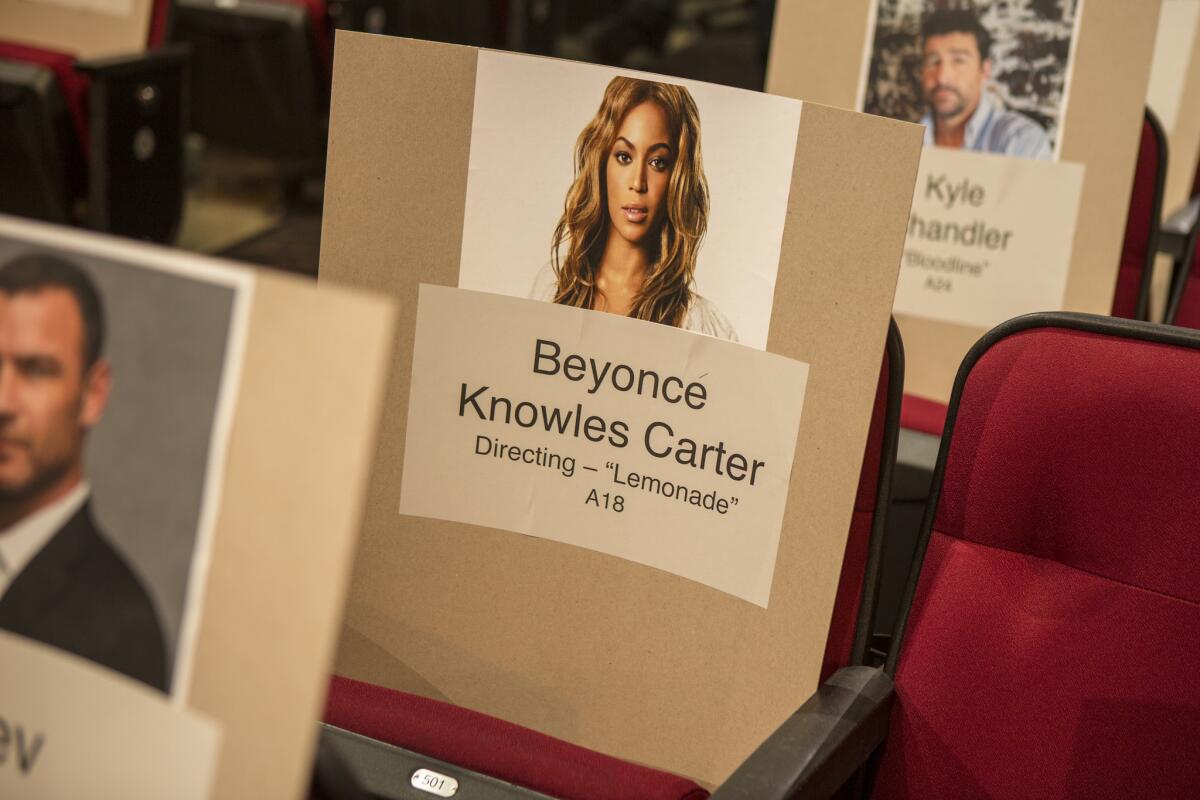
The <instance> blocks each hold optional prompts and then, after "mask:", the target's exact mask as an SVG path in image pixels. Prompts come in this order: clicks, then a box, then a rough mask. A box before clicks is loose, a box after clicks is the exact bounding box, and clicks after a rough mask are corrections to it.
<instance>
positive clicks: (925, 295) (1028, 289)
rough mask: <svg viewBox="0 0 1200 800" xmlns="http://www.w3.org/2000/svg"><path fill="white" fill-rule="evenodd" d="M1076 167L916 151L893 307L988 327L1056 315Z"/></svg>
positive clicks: (1078, 185) (1075, 198)
mask: <svg viewBox="0 0 1200 800" xmlns="http://www.w3.org/2000/svg"><path fill="white" fill-rule="evenodd" d="M1082 189H1083V166H1082V165H1080V164H1046V163H1043V162H1038V161H1032V160H1029V159H1006V158H1003V157H1001V156H989V155H981V154H972V153H964V152H961V151H955V150H946V149H942V148H926V149H925V151H924V153H922V155H921V171H920V174H919V177H918V180H917V188H916V193H915V194H914V195H913V210H912V214H911V216H910V217H909V223H908V239H907V241H906V242H905V244H904V260H903V261H902V262H901V266H900V281H899V283H898V284H897V286H896V303H895V306H894V309H895V311H896V312H897V313H900V314H911V315H912V316H917V317H925V318H928V319H935V320H942V321H945V322H954V323H958V324H961V325H978V326H981V327H991V326H993V325H998V324H999V323H1001V322H1003V321H1004V320H1006V319H1010V318H1012V317H1015V316H1018V315H1020V314H1025V313H1028V312H1032V311H1046V310H1050V309H1060V308H1062V305H1063V292H1064V291H1065V290H1066V286H1067V273H1068V271H1069V268H1070V264H1071V237H1070V236H1064V235H1063V231H1070V230H1074V228H1075V219H1076V217H1077V216H1078V213H1079V194H1080V192H1081V191H1082Z"/></svg>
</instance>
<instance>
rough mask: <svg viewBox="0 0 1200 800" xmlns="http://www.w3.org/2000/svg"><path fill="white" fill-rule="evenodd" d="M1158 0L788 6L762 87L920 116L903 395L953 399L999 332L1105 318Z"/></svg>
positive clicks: (903, 323) (789, 2) (907, 254)
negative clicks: (1023, 320)
mask: <svg viewBox="0 0 1200 800" xmlns="http://www.w3.org/2000/svg"><path fill="white" fill-rule="evenodd" d="M1158 7H1159V3H1158V2H1155V1H1153V0H1152V1H1151V2H1146V3H1126V2H1121V0H1055V2H1049V3H1046V2H1037V1H1036V0H964V2H943V0H853V1H852V2H846V3H836V4H833V3H821V2H815V0H786V1H785V2H781V3H779V4H778V5H777V7H776V16H775V24H774V28H773V31H772V45H771V55H770V59H769V64H768V76H767V89H768V91H771V92H775V93H778V94H781V95H786V96H792V97H804V98H807V99H814V100H819V101H821V102H827V103H831V104H835V105H842V106H847V107H852V108H858V109H860V110H862V111H864V112H867V113H870V114H879V115H882V116H886V117H890V118H893V119H902V120H908V121H912V122H918V123H921V124H923V125H924V126H925V139H924V143H925V145H926V147H925V150H924V152H923V153H922V156H921V168H920V174H919V176H918V178H917V182H916V187H915V191H914V193H913V206H912V214H911V217H910V220H909V227H908V238H907V240H906V242H905V246H904V254H903V261H902V265H901V269H900V278H899V284H898V287H897V290H896V304H895V311H896V316H897V321H898V323H899V324H900V329H901V333H902V335H903V337H904V344H905V391H906V392H910V393H913V394H917V395H921V396H924V397H927V398H930V399H933V400H937V401H940V402H945V401H946V400H947V399H948V398H949V394H950V388H951V385H952V383H953V379H954V375H955V373H956V372H957V370H958V365H959V363H960V362H961V361H962V358H963V356H964V355H965V354H966V352H967V350H968V349H969V348H970V346H971V345H972V344H974V342H975V341H976V340H977V339H978V338H979V337H980V336H981V335H982V334H983V333H984V332H985V331H986V330H988V329H989V328H991V327H993V326H995V325H997V324H998V323H1000V322H1003V321H1004V320H1006V319H1010V318H1012V317H1014V316H1018V315H1020V314H1024V313H1029V312H1034V311H1057V310H1072V311H1088V312H1093V313H1100V314H1107V313H1108V312H1109V311H1110V309H1111V307H1112V301H1113V290H1114V287H1115V284H1116V276H1117V268H1118V261H1119V257H1120V254H1121V242H1122V234H1123V231H1124V227H1125V218H1126V211H1127V209H1128V204H1129V187H1130V185H1131V182H1132V178H1133V168H1134V163H1135V160H1136V157H1137V148H1138V140H1139V137H1140V133H1141V124H1140V123H1141V118H1142V106H1143V101H1144V98H1145V89H1146V84H1147V80H1148V75H1149V69H1150V57H1151V51H1152V47H1153V44H1154V35H1155V25H1156V22H1157V13H1158Z"/></svg>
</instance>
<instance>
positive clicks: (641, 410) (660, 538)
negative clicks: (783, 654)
mask: <svg viewBox="0 0 1200 800" xmlns="http://www.w3.org/2000/svg"><path fill="white" fill-rule="evenodd" d="M464 319H469V320H471V321H472V325H471V326H470V327H469V328H468V327H464V326H463V325H462V324H461V322H460V321H461V320H464ZM484 331H486V332H487V333H486V335H484V334H483V333H482V332H484ZM807 377H808V365H807V364H804V363H801V362H798V361H793V360H791V359H787V358H783V357H782V356H777V355H773V354H771V353H765V352H762V351H758V350H751V349H750V348H746V347H743V346H740V345H736V344H731V343H728V342H723V341H721V340H719V339H715V338H708V337H699V336H695V335H693V334H688V333H684V332H681V331H678V330H675V329H673V328H669V327H666V326H663V325H655V324H653V323H648V322H646V323H639V324H630V321H628V320H624V319H621V318H619V317H613V316H612V315H608V314H581V313H580V312H579V311H578V310H577V309H571V308H566V307H564V306H561V305H557V304H553V303H540V302H537V301H533V300H519V299H514V298H508V297H501V296H498V295H491V294H484V293H482V292H470V291H465V290H461V289H450V288H446V287H440V286H431V285H423V286H421V290H420V300H419V302H418V305H417V328H416V345H415V349H414V353H413V379H412V390H411V395H410V400H409V411H408V438H407V443H406V446H405V457H404V483H403V487H402V490H401V496H400V512H401V513H403V514H412V515H414V516H421V517H433V518H436V519H445V520H451V521H454V522H467V523H471V524H473V525H483V526H487V527H492V528H501V529H504V530H509V531H517V532H519V533H527V534H531V535H534V536H539V537H542V538H545V539H552V540H554V541H558V542H564V543H566V544H573V545H577V546H579V547H585V548H587V549H589V550H595V551H597V552H601V553H608V554H610V555H615V556H620V557H621V558H626V559H629V560H631V561H636V562H638V563H639V564H645V565H647V566H652V567H657V568H659V569H662V570H665V571H667V572H671V573H674V574H675V575H680V576H682V577H685V578H691V579H692V580H695V581H699V582H701V583H704V584H706V585H708V586H711V587H713V588H716V589H720V590H721V591H724V592H728V593H729V594H733V595H736V596H738V597H741V598H743V599H745V600H749V601H751V602H753V603H755V604H757V605H760V606H764V607H765V606H766V605H767V599H768V598H769V596H770V593H771V578H772V576H773V574H774V571H775V554H776V550H777V547H778V544H779V531H780V526H781V524H782V522H783V510H784V505H785V503H786V501H787V489H788V483H789V479H790V477H791V471H792V457H793V454H794V451H795V446H796V432H797V430H798V428H799V425H800V411H801V407H802V405H803V399H804V387H805V383H806V381H807Z"/></svg>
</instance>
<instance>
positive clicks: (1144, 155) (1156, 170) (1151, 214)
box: [1112, 108, 1167, 319]
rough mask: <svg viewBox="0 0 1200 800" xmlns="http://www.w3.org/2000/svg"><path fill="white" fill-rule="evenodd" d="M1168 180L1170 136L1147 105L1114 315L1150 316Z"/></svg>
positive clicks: (1130, 316)
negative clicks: (1164, 195) (1151, 290)
mask: <svg viewBox="0 0 1200 800" xmlns="http://www.w3.org/2000/svg"><path fill="white" fill-rule="evenodd" d="M1166 180H1167V137H1166V134H1165V133H1163V129H1162V125H1161V124H1160V123H1159V121H1158V117H1156V116H1155V115H1154V113H1153V112H1152V111H1151V110H1150V109H1149V108H1147V109H1146V115H1145V118H1144V119H1143V121H1142V139H1141V144H1140V145H1139V147H1138V160H1137V168H1136V169H1135V171H1134V173H1133V191H1132V192H1131V193H1130V198H1129V215H1128V217H1127V218H1126V221H1125V241H1124V245H1123V246H1122V248H1121V266H1120V269H1119V271H1118V272H1117V287H1116V291H1115V292H1114V294H1113V305H1112V315H1113V316H1114V317H1124V318H1125V319H1149V318H1150V281H1151V278H1152V277H1153V274H1154V257H1155V256H1156V255H1157V253H1158V233H1159V224H1160V222H1161V220H1162V204H1163V186H1164V184H1165V183H1166Z"/></svg>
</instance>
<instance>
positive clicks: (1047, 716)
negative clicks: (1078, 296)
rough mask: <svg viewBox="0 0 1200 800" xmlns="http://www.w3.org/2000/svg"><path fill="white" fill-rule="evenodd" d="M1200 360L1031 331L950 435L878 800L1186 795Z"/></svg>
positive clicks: (1198, 737)
mask: <svg viewBox="0 0 1200 800" xmlns="http://www.w3.org/2000/svg"><path fill="white" fill-rule="evenodd" d="M1198 417H1200V351H1196V350H1192V349H1190V348H1183V347H1176V346H1171V345H1163V344H1154V343H1148V342H1134V341H1130V340H1126V339H1120V338H1116V337H1108V336H1104V335H1100V334H1094V333H1085V332H1080V331H1070V330H1064V329H1057V328H1042V329H1036V330H1032V331H1027V332H1022V333H1017V334H1014V335H1011V336H1009V337H1007V338H1006V339H1003V340H1001V341H1000V342H998V343H997V344H995V345H993V346H992V347H991V349H989V350H988V351H987V352H986V353H985V354H984V355H983V356H982V357H981V358H980V360H979V361H978V362H977V363H976V364H975V366H974V367H973V368H972V371H971V375H970V377H969V379H968V380H967V383H966V385H965V387H964V391H963V393H962V398H961V400H960V406H959V410H958V414H957V418H956V420H955V423H954V431H953V442H952V444H951V450H950V453H949V456H948V459H947V464H946V470H945V475H944V477H943V482H942V493H941V497H940V499H939V501H938V508H937V514H936V517H935V522H934V532H933V533H932V535H931V538H930V542H929V547H928V551H927V553H926V556H925V561H924V565H923V567H922V571H921V578H920V583H919V586H918V590H917V594H916V597H915V598H914V600H913V605H912V609H911V612H910V616H909V619H908V624H907V627H906V629H905V633H904V640H903V644H902V648H903V649H902V652H901V657H900V662H899V665H898V669H897V673H896V685H897V704H896V706H895V707H894V709H893V712H892V727H891V731H890V733H889V736H888V740H887V743H886V745H885V748H884V755H883V759H882V762H881V765H880V771H879V775H878V780H877V782H876V789H875V792H874V796H876V797H880V798H919V797H931V796H937V797H962V798H971V797H1080V798H1083V797H1087V798H1099V797H1113V798H1116V797H1122V798H1125V797H1183V796H1189V795H1193V794H1194V793H1195V791H1196V787H1197V786H1200V758H1197V757H1196V753H1195V747H1196V742H1198V741H1200V682H1197V681H1196V680H1195V678H1194V673H1195V660H1196V653H1197V652H1198V651H1200V647H1198V645H1200V528H1198V527H1197V524H1196V513H1195V505H1196V504H1195V498H1196V496H1197V494H1196V487H1197V486H1200V461H1198V460H1197V459H1196V457H1195V453H1196V452H1197V448H1198V447H1200V426H1198V425H1196V424H1195V420H1196V419H1197V418H1198Z"/></svg>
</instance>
